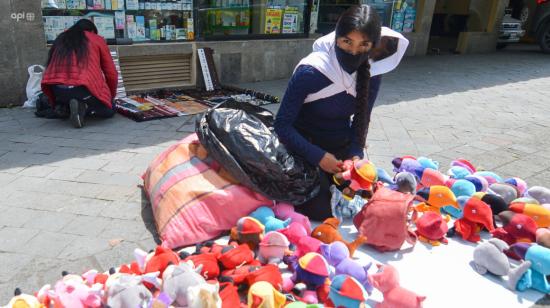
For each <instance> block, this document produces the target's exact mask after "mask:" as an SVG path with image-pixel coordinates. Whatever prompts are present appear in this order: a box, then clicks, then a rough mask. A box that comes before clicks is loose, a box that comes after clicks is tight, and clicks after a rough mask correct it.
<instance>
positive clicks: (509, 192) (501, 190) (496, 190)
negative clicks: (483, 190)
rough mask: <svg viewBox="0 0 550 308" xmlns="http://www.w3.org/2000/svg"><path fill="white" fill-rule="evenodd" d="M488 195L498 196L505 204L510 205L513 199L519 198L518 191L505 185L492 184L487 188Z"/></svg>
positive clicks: (511, 186)
mask: <svg viewBox="0 0 550 308" xmlns="http://www.w3.org/2000/svg"><path fill="white" fill-rule="evenodd" d="M487 192H489V193H492V194H495V195H499V196H501V197H502V199H504V201H506V204H510V202H512V201H513V200H514V199H517V198H519V197H520V195H519V192H518V189H517V188H516V187H515V186H513V185H511V184H507V183H494V184H491V185H490V186H489V190H488V191H487Z"/></svg>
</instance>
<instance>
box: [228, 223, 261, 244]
mask: <svg viewBox="0 0 550 308" xmlns="http://www.w3.org/2000/svg"><path fill="white" fill-rule="evenodd" d="M264 231H265V227H264V225H263V224H262V223H261V222H260V221H259V220H257V219H256V218H253V217H249V216H246V217H241V218H240V219H239V220H238V221H237V226H236V227H233V228H232V229H231V236H230V238H231V240H234V241H237V242H238V243H239V244H247V245H248V247H250V249H252V250H253V251H256V248H258V244H260V242H261V241H262V238H263V236H264Z"/></svg>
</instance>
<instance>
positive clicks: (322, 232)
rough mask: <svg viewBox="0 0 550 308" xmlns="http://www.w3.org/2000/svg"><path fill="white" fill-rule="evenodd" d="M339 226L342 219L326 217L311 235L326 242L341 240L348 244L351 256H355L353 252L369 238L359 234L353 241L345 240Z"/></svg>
mask: <svg viewBox="0 0 550 308" xmlns="http://www.w3.org/2000/svg"><path fill="white" fill-rule="evenodd" d="M338 226H340V221H339V220H338V219H337V218H327V219H325V221H323V223H322V224H320V225H319V226H317V228H315V229H313V231H311V236H312V237H313V238H316V239H318V240H320V241H321V242H323V243H325V244H330V243H332V242H335V241H340V242H342V243H344V244H346V246H348V249H349V253H350V256H353V253H354V252H355V250H356V249H357V247H359V246H361V245H363V244H365V243H366V242H367V238H365V237H364V236H359V237H357V238H356V239H355V240H354V241H353V242H351V243H349V242H347V241H345V240H344V238H343V237H342V235H341V234H340V232H339V231H338Z"/></svg>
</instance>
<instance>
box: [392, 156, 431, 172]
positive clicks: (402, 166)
mask: <svg viewBox="0 0 550 308" xmlns="http://www.w3.org/2000/svg"><path fill="white" fill-rule="evenodd" d="M391 163H392V165H393V167H394V168H393V171H394V172H395V173H399V172H403V171H407V172H410V173H413V174H417V173H422V171H423V170H424V169H425V168H424V167H422V165H421V164H420V163H419V162H418V160H416V158H414V157H413V156H403V157H397V158H394V159H393V160H392V162H391Z"/></svg>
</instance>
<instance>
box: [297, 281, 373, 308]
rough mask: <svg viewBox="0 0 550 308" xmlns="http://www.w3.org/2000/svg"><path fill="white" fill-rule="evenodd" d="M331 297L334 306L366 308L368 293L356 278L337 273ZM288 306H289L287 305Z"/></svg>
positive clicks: (332, 284) (331, 286) (332, 283)
mask: <svg viewBox="0 0 550 308" xmlns="http://www.w3.org/2000/svg"><path fill="white" fill-rule="evenodd" d="M328 296H329V299H330V301H331V302H332V303H333V304H334V307H346V308H365V307H368V306H367V304H366V303H365V302H366V300H367V294H366V292H365V289H364V288H363V286H362V285H361V283H359V281H357V280H356V279H355V278H353V277H351V276H347V275H337V276H335V277H334V278H333V279H332V282H331V284H330V292H329V295H328ZM287 307H288V306H287Z"/></svg>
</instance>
